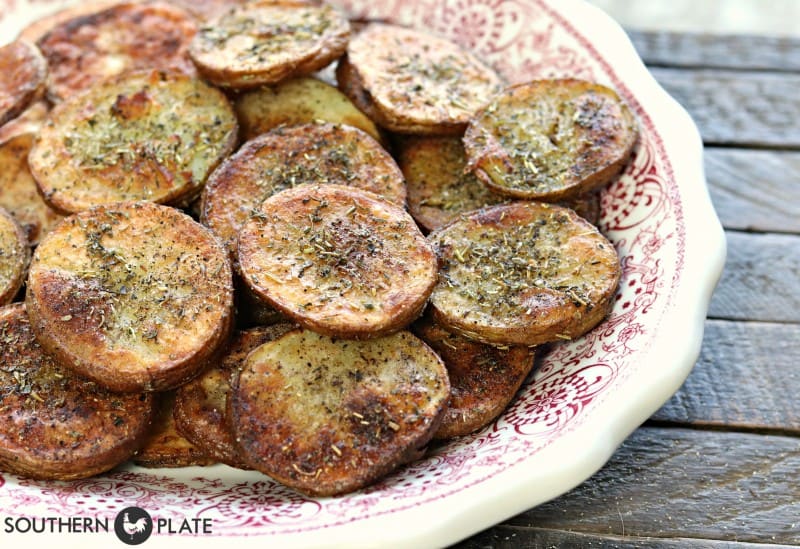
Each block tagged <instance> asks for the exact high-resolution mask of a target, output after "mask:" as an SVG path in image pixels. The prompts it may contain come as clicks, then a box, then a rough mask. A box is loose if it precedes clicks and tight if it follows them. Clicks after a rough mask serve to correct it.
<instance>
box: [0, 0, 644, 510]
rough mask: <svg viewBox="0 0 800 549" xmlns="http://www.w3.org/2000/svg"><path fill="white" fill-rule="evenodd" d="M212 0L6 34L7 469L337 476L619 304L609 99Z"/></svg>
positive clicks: (308, 8) (471, 420) (514, 383)
mask: <svg viewBox="0 0 800 549" xmlns="http://www.w3.org/2000/svg"><path fill="white" fill-rule="evenodd" d="M225 4H226V3H225V2H220V1H217V0H215V1H211V2H201V3H197V4H194V3H187V2H184V1H183V0H181V1H178V0H175V1H174V2H172V3H160V2H147V3H138V2H128V3H119V4H114V3H108V2H103V3H102V4H99V5H98V6H97V7H96V8H94V9H89V8H88V7H87V6H82V7H79V8H72V9H70V10H67V11H64V12H61V13H59V14H56V15H55V16H52V17H50V18H47V19H45V20H43V21H40V22H38V23H35V24H33V25H31V26H30V27H28V28H27V29H26V30H25V31H24V32H23V35H24V36H25V37H26V38H27V39H28V40H33V41H35V42H36V46H34V45H32V44H31V43H30V42H26V41H23V40H18V41H17V42H14V43H13V44H11V45H9V46H5V47H3V48H0V66H3V67H5V66H9V67H12V66H13V67H18V68H19V70H16V69H15V72H14V74H15V75H18V77H17V76H15V79H14V80H12V81H6V80H4V81H3V82H2V83H1V84H2V85H0V183H2V184H1V185H0V206H2V207H3V208H5V209H7V210H8V213H6V212H5V211H4V210H2V209H0V351H2V356H3V364H2V365H0V389H2V393H0V468H2V469H3V470H6V471H10V472H14V473H17V474H21V475H25V476H30V477H34V478H58V479H73V478H80V477H85V476H90V475H95V474H98V473H101V472H103V471H106V470H109V469H111V468H113V467H116V466H118V465H120V464H122V463H125V462H128V461H131V462H134V463H136V464H138V465H140V466H146V467H182V466H187V465H207V464H211V463H224V464H227V465H229V466H232V467H238V468H245V469H254V470H257V471H260V472H262V473H264V474H266V475H268V476H270V477H271V478H273V479H275V480H276V481H278V482H281V483H283V484H285V485H287V486H289V487H292V488H294V489H295V490H298V491H300V492H302V493H304V494H308V495H313V496H334V495H338V494H343V493H346V492H350V491H353V490H358V489H361V488H364V487H365V486H368V485H369V484H370V483H373V482H375V481H376V480H378V479H380V478H382V477H384V476H386V475H387V474H390V473H391V472H392V471H395V470H396V469H397V468H398V467H401V466H402V465H403V464H405V463H408V462H409V461H412V460H414V459H418V458H419V457H421V456H423V455H424V454H425V451H426V447H427V446H428V444H429V443H430V442H431V441H432V440H447V439H451V438H453V437H459V436H463V435H467V434H470V433H472V432H475V431H477V430H479V429H481V428H483V427H485V426H486V425H488V424H490V423H491V422H492V421H494V420H495V419H497V418H498V416H500V414H502V412H503V410H504V409H505V408H506V407H507V406H508V404H509V403H510V402H511V401H512V399H513V398H514V395H515V394H516V392H517V391H518V390H519V388H520V387H521V386H522V385H523V384H524V382H525V380H526V379H527V378H528V377H529V375H530V372H531V370H532V368H533V366H534V359H535V358H536V357H540V356H542V355H544V354H545V352H546V350H547V345H550V344H556V343H558V342H561V341H566V340H574V339H576V338H579V337H581V336H582V335H583V334H585V333H586V332H587V331H589V330H591V329H593V328H594V327H595V326H596V325H597V324H598V323H600V322H601V321H602V320H603V319H604V318H605V317H606V316H607V315H608V313H609V311H610V309H611V304H612V303H613V297H614V294H615V292H616V289H617V286H618V284H619V280H620V276H621V273H620V265H619V258H618V257H617V254H616V251H615V249H614V245H613V244H612V243H611V242H609V241H608V240H607V239H606V238H605V237H604V236H603V235H602V234H601V233H600V231H599V230H598V229H597V227H596V226H595V224H596V223H597V220H598V217H599V210H600V195H599V191H601V190H602V188H603V187H604V186H605V185H607V184H608V183H610V182H611V181H613V180H614V178H615V177H616V176H617V175H618V174H619V172H620V170H622V169H623V168H624V166H625V165H626V163H627V161H628V159H629V157H630V155H631V152H632V150H633V148H634V146H635V144H636V141H637V136H638V133H637V125H636V120H635V117H634V116H633V114H632V113H631V111H630V110H629V109H628V107H627V106H626V105H625V103H624V102H623V101H622V100H621V99H620V98H619V97H618V96H617V94H616V93H615V92H614V91H613V90H610V89H608V88H606V87H604V86H601V85H599V84H596V83H590V82H584V81H580V80H575V79H560V80H541V81H534V82H528V83H523V84H517V85H514V86H510V87H506V84H505V83H504V82H503V79H502V78H501V77H500V76H499V75H498V74H497V73H495V71H494V70H493V69H492V68H491V67H489V66H488V65H486V64H485V63H483V62H482V61H481V60H480V59H479V58H478V57H477V56H475V55H474V54H473V53H471V52H468V51H466V50H465V49H463V48H462V47H460V46H458V45H457V44H455V43H453V42H451V41H449V40H445V39H443V38H441V37H438V36H434V35H431V34H428V33H425V32H422V31H417V30H413V29H408V28H403V27H399V26H396V25H391V24H386V23H366V24H363V23H359V24H358V25H352V26H351V24H350V22H349V21H348V20H347V18H346V17H345V15H344V14H342V13H341V12H339V11H337V10H336V9H335V8H332V7H331V6H328V5H325V4H323V3H321V2H316V1H302V0H258V1H252V2H242V1H236V2H231V3H230V5H229V6H226V5H225ZM132 21H134V22H136V23H135V24H133V23H131V22H132ZM112 36H113V37H115V39H114V40H110V39H109V37H112ZM42 53H43V54H42ZM334 65H335V74H336V79H337V86H333V85H331V84H330V83H325V82H323V81H321V80H320V79H319V75H318V74H316V73H317V71H320V70H325V71H327V73H328V74H332V72H331V71H332V70H333V67H334ZM48 74H49V75H50V76H49V78H47V79H45V76H46V75H48ZM45 90H46V91H45ZM43 95H45V96H46V99H47V101H46V102H45V101H41V100H40V99H41V97H42V96H43ZM26 109H27V110H26ZM15 300H16V301H17V302H16V303H15V302H14V301H15ZM89 448H95V449H97V451H95V452H89V451H88V449H89Z"/></svg>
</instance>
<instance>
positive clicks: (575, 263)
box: [429, 202, 620, 345]
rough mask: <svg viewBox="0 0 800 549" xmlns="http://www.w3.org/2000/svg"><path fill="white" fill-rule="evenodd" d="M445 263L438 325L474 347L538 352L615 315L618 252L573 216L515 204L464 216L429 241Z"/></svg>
mask: <svg viewBox="0 0 800 549" xmlns="http://www.w3.org/2000/svg"><path fill="white" fill-rule="evenodd" d="M429 238H430V240H431V242H432V243H433V244H434V246H435V248H436V250H437V253H438V255H439V260H440V272H439V282H438V284H437V285H436V288H435V289H434V291H433V294H432V295H431V306H432V307H431V310H432V312H433V316H434V319H435V320H436V321H437V322H439V323H440V324H441V325H442V326H443V327H445V328H446V329H447V330H450V331H452V332H456V333H458V334H460V335H463V336H464V337H467V338H469V339H474V340H477V341H481V342H484V343H490V344H500V345H538V344H540V343H546V342H548V341H558V340H559V339H573V338H576V337H579V336H581V335H583V334H584V333H586V332H587V331H588V330H590V329H591V328H593V327H594V326H595V325H596V324H598V323H599V322H600V321H601V320H603V318H605V316H606V314H608V311H609V310H610V308H611V304H612V298H613V297H614V292H615V291H616V289H617V285H618V283H619V278H620V264H619V257H618V256H617V253H616V251H615V249H614V246H613V245H612V244H611V243H610V242H609V241H608V240H606V238H605V237H604V236H603V235H601V234H600V233H599V232H598V230H597V229H596V228H595V227H594V226H593V225H591V224H590V223H589V222H588V221H586V220H585V219H583V218H582V217H580V216H578V214H576V213H575V212H574V211H572V210H570V209H568V208H563V207H561V206H556V205H551V204H544V203H540V202H512V203H509V204H500V205H498V206H491V207H489V208H484V209H482V210H477V211H475V212H472V213H469V214H465V215H464V216H462V217H461V218H460V219H459V220H457V221H454V222H453V223H451V224H450V225H446V226H444V227H442V228H441V229H439V230H437V231H434V232H433V233H431V235H430V237H429Z"/></svg>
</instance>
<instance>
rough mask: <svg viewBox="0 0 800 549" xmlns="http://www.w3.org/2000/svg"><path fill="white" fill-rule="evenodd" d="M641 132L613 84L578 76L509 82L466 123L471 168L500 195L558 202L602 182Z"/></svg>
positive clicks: (623, 159)
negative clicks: (467, 124) (577, 77)
mask: <svg viewBox="0 0 800 549" xmlns="http://www.w3.org/2000/svg"><path fill="white" fill-rule="evenodd" d="M638 135H639V131H638V125H637V123H636V119H635V117H634V116H633V113H632V112H631V110H630V109H629V108H628V107H627V105H626V104H625V103H624V102H623V101H622V100H621V99H620V97H619V96H618V95H617V94H616V92H614V90H612V89H610V88H607V87H605V86H602V85H600V84H594V83H591V82H586V81H584V80H577V79H571V78H566V79H555V80H537V81H534V82H529V83H525V84H519V85H517V86H512V87H510V88H508V89H507V90H506V91H504V92H503V93H502V94H500V95H498V96H497V97H495V98H494V99H493V101H492V102H491V103H490V104H489V105H487V106H486V107H485V108H484V109H483V110H481V111H480V112H479V113H477V114H476V115H475V117H474V118H473V119H472V120H471V121H470V124H469V127H468V128H467V131H466V133H465V135H464V148H465V149H466V152H467V158H468V160H469V169H470V170H472V171H474V172H475V173H476V175H477V176H478V177H479V178H480V179H481V180H482V181H483V182H484V183H486V184H487V185H489V187H491V188H492V190H494V191H495V192H497V193H501V194H504V195H507V196H513V197H516V198H527V199H536V200H543V201H546V202H556V201H560V200H566V199H569V198H573V197H576V196H578V195H580V194H584V193H587V192H590V191H593V190H596V189H599V188H600V187H603V186H604V185H606V184H607V183H608V182H609V181H610V180H611V179H612V178H613V177H614V176H616V175H617V174H619V172H620V171H621V170H622V168H623V167H624V166H625V164H626V163H627V161H628V158H629V157H630V155H631V152H632V151H633V148H634V146H635V144H636V141H637V139H638Z"/></svg>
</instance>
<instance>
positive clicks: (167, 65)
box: [38, 2, 197, 103]
mask: <svg viewBox="0 0 800 549" xmlns="http://www.w3.org/2000/svg"><path fill="white" fill-rule="evenodd" d="M196 32H197V26H196V24H195V22H194V20H193V19H192V18H191V17H190V16H189V15H188V14H187V13H186V12H184V11H183V10H181V9H179V8H177V7H175V6H171V5H169V4H166V3H161V2H141V3H138V2H127V3H121V4H116V5H113V6H111V7H108V8H106V9H103V10H101V11H96V12H93V13H90V14H87V15H80V16H78V17H75V18H72V19H68V20H67V21H64V22H63V23H60V24H59V25H57V26H55V27H53V28H52V29H51V30H50V31H49V32H48V33H47V34H46V35H44V36H43V37H42V38H41V39H39V41H38V45H39V47H40V48H41V50H42V53H43V54H44V56H45V58H46V59H47V62H48V63H49V65H50V78H49V79H48V85H47V96H48V99H50V101H52V102H54V103H57V102H59V101H63V100H64V99H66V98H68V97H71V96H73V95H75V94H77V93H81V92H82V91H83V90H86V89H88V88H90V87H91V86H92V85H93V84H95V83H96V82H99V81H101V80H104V79H106V78H109V77H112V76H116V75H119V74H122V73H124V72H132V71H140V70H161V71H170V72H179V73H183V74H186V75H189V76H194V75H196V74H197V72H196V70H195V67H194V65H193V64H192V61H191V59H190V58H189V55H188V49H189V43H190V42H191V40H192V38H193V37H194V35H195V33H196Z"/></svg>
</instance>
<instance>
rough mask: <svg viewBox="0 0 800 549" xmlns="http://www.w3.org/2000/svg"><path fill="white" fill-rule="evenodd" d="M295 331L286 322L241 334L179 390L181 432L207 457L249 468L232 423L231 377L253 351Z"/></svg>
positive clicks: (177, 411)
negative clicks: (228, 403) (242, 457)
mask: <svg viewBox="0 0 800 549" xmlns="http://www.w3.org/2000/svg"><path fill="white" fill-rule="evenodd" d="M294 328H296V326H295V325H294V324H289V323H286V322H284V323H281V324H273V325H271V326H259V327H256V328H252V329H250V330H245V331H243V332H239V333H237V334H236V336H235V337H234V338H233V341H231V343H230V345H229V346H228V348H227V350H226V352H225V354H224V356H223V357H222V359H221V360H220V361H219V362H218V363H216V364H214V365H212V366H211V367H210V368H208V369H207V370H206V371H204V372H203V374H202V375H201V376H200V377H198V378H195V379H193V380H192V381H190V382H189V383H187V384H186V385H182V386H181V387H179V388H178V389H177V391H176V393H175V409H174V416H175V426H176V427H177V429H178V432H179V433H181V434H182V435H183V436H184V437H186V438H187V439H188V440H189V441H191V442H192V444H195V445H196V446H197V447H198V448H200V449H202V451H203V452H204V453H205V454H206V455H208V456H211V457H213V458H214V459H216V460H219V461H220V462H222V463H226V464H228V465H231V466H233V467H239V468H243V467H246V465H245V464H244V462H243V461H242V459H241V457H240V456H239V447H238V446H237V445H236V442H235V441H234V440H233V435H232V434H231V429H230V422H229V420H228V407H227V402H228V397H229V396H230V394H231V376H232V375H238V373H239V370H240V369H241V368H242V364H243V363H244V359H245V358H246V357H247V355H248V354H250V351H252V350H253V349H255V348H256V347H258V346H259V345H262V344H264V343H267V342H268V341H273V340H275V339H278V338H279V337H281V336H282V335H283V334H285V333H286V332H288V331H290V330H293V329H294Z"/></svg>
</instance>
